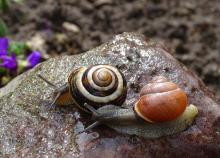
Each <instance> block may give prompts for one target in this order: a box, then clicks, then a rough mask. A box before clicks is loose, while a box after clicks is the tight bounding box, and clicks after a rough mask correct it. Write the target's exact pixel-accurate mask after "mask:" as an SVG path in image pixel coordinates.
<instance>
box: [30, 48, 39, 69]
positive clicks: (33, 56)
mask: <svg viewBox="0 0 220 158" xmlns="http://www.w3.org/2000/svg"><path fill="white" fill-rule="evenodd" d="M40 59H41V54H40V52H38V51H33V52H32V53H31V54H30V55H29V56H28V57H27V61H28V67H31V68H32V67H34V66H35V65H37V64H38V63H39V62H40Z"/></svg>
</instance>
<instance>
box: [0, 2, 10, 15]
mask: <svg viewBox="0 0 220 158" xmlns="http://www.w3.org/2000/svg"><path fill="white" fill-rule="evenodd" d="M8 9H9V0H0V10H2V11H3V12H6V11H8Z"/></svg>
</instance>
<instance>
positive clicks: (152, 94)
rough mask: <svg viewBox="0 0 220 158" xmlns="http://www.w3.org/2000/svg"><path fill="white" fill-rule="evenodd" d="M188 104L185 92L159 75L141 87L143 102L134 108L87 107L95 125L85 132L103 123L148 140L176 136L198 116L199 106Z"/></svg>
mask: <svg viewBox="0 0 220 158" xmlns="http://www.w3.org/2000/svg"><path fill="white" fill-rule="evenodd" d="M187 104H188V103H187V96H186V94H185V92H184V91H183V90H181V89H180V88H178V86H177V85H176V84H175V83H173V82H170V81H168V80H167V79H166V78H165V77H162V76H159V77H156V78H154V79H153V80H152V82H150V83H149V84H147V85H146V86H144V87H143V88H142V90H141V92H140V99H139V100H138V101H137V103H136V104H135V106H134V108H132V109H123V108H121V107H117V106H114V105H106V106H103V107H101V108H99V109H98V110H96V109H94V108H93V107H92V106H90V105H88V104H85V106H86V107H87V108H88V109H89V110H90V111H91V112H92V113H93V119H94V120H95V123H93V124H92V125H90V126H89V127H87V128H86V129H85V130H83V131H82V132H84V131H87V130H89V129H91V128H93V127H95V126H97V125H99V124H101V123H102V124H106V125H107V126H109V127H111V128H113V129H115V130H116V131H118V132H121V133H127V134H134V135H138V136H143V137H146V138H157V137H161V136H164V135H170V134H174V133H177V132H180V131H183V130H184V129H186V128H187V127H188V126H189V125H191V124H192V122H193V120H194V118H195V116H196V115H197V114H198V110H197V108H196V106H194V105H192V104H191V105H189V106H187ZM80 133H81V132H80Z"/></svg>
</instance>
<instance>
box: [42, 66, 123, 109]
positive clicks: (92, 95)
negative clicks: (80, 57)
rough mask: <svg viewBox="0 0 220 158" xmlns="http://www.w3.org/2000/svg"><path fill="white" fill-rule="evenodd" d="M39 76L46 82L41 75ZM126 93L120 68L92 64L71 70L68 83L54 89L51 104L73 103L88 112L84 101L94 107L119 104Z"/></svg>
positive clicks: (63, 104)
mask: <svg viewBox="0 0 220 158" xmlns="http://www.w3.org/2000/svg"><path fill="white" fill-rule="evenodd" d="M39 77H41V78H42V79H43V80H45V81H46V82H47V83H48V81H47V80H46V79H44V78H43V77H42V76H39ZM48 84H51V83H48ZM126 94H127V88H126V81H125V78H124V76H123V74H122V73H121V72H120V70H118V69H117V68H116V67H114V66H112V65H92V66H89V67H80V68H78V69H75V70H73V71H72V72H71V73H70V75H69V77H68V83H67V84H65V85H64V86H62V87H61V88H57V89H56V90H55V99H54V101H53V104H56V105H58V106H65V105H70V104H75V105H77V106H78V107H79V108H80V109H82V110H83V111H85V112H89V110H88V109H86V108H85V107H84V104H85V103H88V104H90V105H92V106H94V107H95V108H99V107H101V106H103V105H107V104H114V105H117V106H120V105H122V103H123V102H124V101H125V98H126Z"/></svg>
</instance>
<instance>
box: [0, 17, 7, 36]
mask: <svg viewBox="0 0 220 158" xmlns="http://www.w3.org/2000/svg"><path fill="white" fill-rule="evenodd" d="M7 34H8V28H7V26H6V24H5V22H4V21H3V20H2V19H0V37H3V36H5V35H7Z"/></svg>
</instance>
